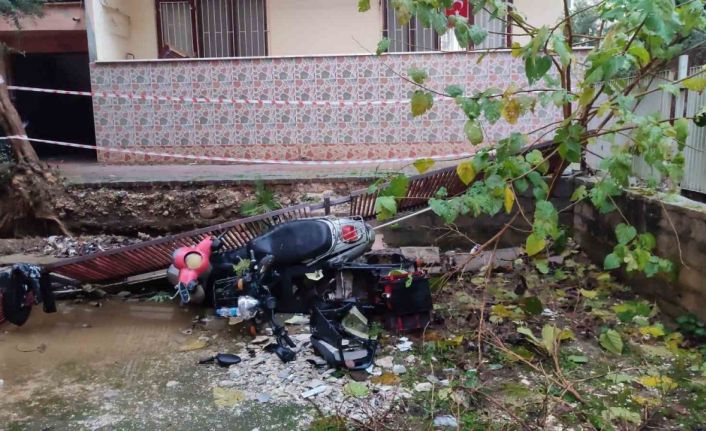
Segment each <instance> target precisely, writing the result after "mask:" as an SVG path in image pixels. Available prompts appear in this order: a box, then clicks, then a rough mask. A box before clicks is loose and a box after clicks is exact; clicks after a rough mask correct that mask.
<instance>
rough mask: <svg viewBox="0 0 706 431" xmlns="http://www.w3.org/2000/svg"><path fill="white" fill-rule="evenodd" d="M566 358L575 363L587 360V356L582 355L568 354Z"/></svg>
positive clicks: (582, 362) (583, 362)
mask: <svg viewBox="0 0 706 431" xmlns="http://www.w3.org/2000/svg"><path fill="white" fill-rule="evenodd" d="M566 359H568V360H570V361H571V362H573V363H575V364H585V363H587V362H588V356H583V355H569V356H568V357H567V358H566Z"/></svg>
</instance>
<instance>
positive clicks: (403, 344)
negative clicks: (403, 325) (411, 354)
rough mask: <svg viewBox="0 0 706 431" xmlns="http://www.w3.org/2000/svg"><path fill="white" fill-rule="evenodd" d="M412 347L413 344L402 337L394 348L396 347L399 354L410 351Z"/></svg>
mask: <svg viewBox="0 0 706 431" xmlns="http://www.w3.org/2000/svg"><path fill="white" fill-rule="evenodd" d="M413 345H414V344H413V343H412V342H411V341H409V339H407V337H402V338H400V342H399V343H398V344H397V346H396V347H397V350H399V351H400V352H407V351H410V350H412V346H413Z"/></svg>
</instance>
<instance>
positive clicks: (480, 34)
mask: <svg viewBox="0 0 706 431" xmlns="http://www.w3.org/2000/svg"><path fill="white" fill-rule="evenodd" d="M469 35H470V37H471V41H472V42H473V45H480V44H481V43H483V41H484V40H485V38H486V37H488V31H487V30H486V29H485V28H483V27H482V26H480V25H472V26H471V28H470V30H469Z"/></svg>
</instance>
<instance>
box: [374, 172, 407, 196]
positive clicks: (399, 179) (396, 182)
mask: <svg viewBox="0 0 706 431" xmlns="http://www.w3.org/2000/svg"><path fill="white" fill-rule="evenodd" d="M408 187H409V177H408V176H407V175H405V174H399V175H396V176H395V177H394V178H392V179H391V180H390V183H389V184H388V185H387V187H385V189H384V190H382V191H381V192H380V195H381V196H393V197H396V198H401V197H404V196H406V195H407V188H408Z"/></svg>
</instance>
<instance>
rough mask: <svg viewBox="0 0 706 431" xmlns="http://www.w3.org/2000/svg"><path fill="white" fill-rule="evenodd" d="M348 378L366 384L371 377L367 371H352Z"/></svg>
mask: <svg viewBox="0 0 706 431" xmlns="http://www.w3.org/2000/svg"><path fill="white" fill-rule="evenodd" d="M348 376H349V377H350V378H351V379H353V380H355V381H356V382H364V381H366V380H368V377H370V375H369V374H368V373H366V372H365V371H351V372H349V373H348Z"/></svg>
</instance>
